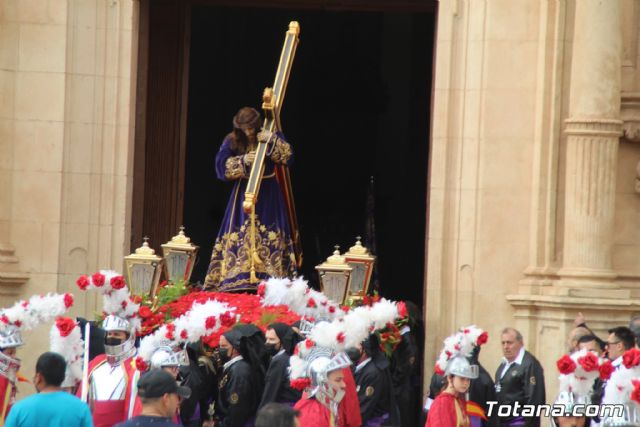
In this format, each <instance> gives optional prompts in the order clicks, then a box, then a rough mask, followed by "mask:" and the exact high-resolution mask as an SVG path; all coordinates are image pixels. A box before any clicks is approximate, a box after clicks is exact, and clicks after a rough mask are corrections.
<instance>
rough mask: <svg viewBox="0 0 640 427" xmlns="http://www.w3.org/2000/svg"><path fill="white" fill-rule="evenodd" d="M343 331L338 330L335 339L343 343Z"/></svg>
mask: <svg viewBox="0 0 640 427" xmlns="http://www.w3.org/2000/svg"><path fill="white" fill-rule="evenodd" d="M344 339H345V336H344V332H338V335H336V341H338V342H339V343H340V344H342V343H344Z"/></svg>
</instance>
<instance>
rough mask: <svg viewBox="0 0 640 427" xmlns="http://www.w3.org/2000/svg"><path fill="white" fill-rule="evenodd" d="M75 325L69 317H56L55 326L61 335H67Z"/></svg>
mask: <svg viewBox="0 0 640 427" xmlns="http://www.w3.org/2000/svg"><path fill="white" fill-rule="evenodd" d="M75 327H76V322H75V321H74V320H73V319H71V318H69V317H58V318H57V319H56V328H58V331H59V332H60V336H61V337H67V336H69V334H70V333H71V331H73V328H75Z"/></svg>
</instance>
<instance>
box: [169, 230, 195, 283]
mask: <svg viewBox="0 0 640 427" xmlns="http://www.w3.org/2000/svg"><path fill="white" fill-rule="evenodd" d="M198 249H199V247H198V246H196V245H194V244H193V243H191V239H190V238H189V237H187V236H186V235H185V234H184V226H180V231H179V232H178V234H177V235H175V236H173V238H172V239H171V240H170V241H168V242H167V243H165V244H164V245H162V253H163V255H164V259H165V264H164V265H165V269H166V273H167V278H168V279H169V281H171V282H176V281H178V280H184V282H185V283H187V282H189V279H190V278H191V273H192V272H193V266H194V264H195V257H196V253H197V252H198Z"/></svg>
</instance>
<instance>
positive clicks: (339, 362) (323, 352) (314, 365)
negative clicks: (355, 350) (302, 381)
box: [307, 347, 351, 397]
mask: <svg viewBox="0 0 640 427" xmlns="http://www.w3.org/2000/svg"><path fill="white" fill-rule="evenodd" d="M308 361H309V362H308V363H309V364H308V365H307V375H308V376H309V378H310V379H311V391H310V392H309V397H312V396H314V395H315V394H316V393H318V392H319V391H320V390H321V388H322V387H323V386H325V385H327V384H328V382H329V374H330V373H331V372H333V371H337V370H338V369H342V368H346V367H347V366H350V365H351V359H349V356H347V355H346V354H345V353H339V354H337V355H335V356H334V355H333V351H332V350H331V349H330V348H326V347H314V348H313V349H312V350H311V352H310V353H309V356H308Z"/></svg>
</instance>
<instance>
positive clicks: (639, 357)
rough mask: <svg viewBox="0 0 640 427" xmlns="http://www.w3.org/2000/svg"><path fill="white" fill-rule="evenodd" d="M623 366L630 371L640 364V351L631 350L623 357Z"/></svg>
mask: <svg viewBox="0 0 640 427" xmlns="http://www.w3.org/2000/svg"><path fill="white" fill-rule="evenodd" d="M622 364H623V365H624V367H625V368H627V369H630V368H633V367H634V366H638V365H639V364H640V350H638V349H637V348H635V347H634V348H630V349H629V350H627V351H625V352H624V354H623V355H622Z"/></svg>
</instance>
